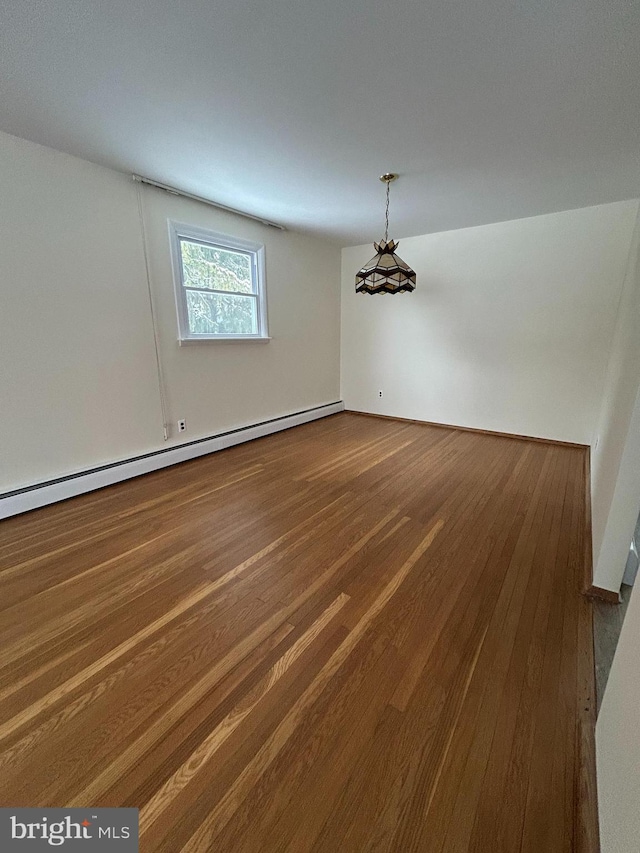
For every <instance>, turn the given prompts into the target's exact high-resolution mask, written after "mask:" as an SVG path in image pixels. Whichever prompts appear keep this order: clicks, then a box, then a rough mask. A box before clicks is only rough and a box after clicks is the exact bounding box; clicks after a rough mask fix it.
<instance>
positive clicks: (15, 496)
mask: <svg viewBox="0 0 640 853" xmlns="http://www.w3.org/2000/svg"><path fill="white" fill-rule="evenodd" d="M342 411H344V403H343V402H342V401H339V402H337V403H326V404H325V405H322V406H316V407H315V408H313V409H305V410H304V411H301V412H294V413H293V414H291V415H284V416H283V417H279V418H273V419H272V420H268V421H262V422H261V423H258V424H253V425H249V426H245V427H239V428H238V429H234V430H229V431H228V432H223V433H220V434H218V435H213V436H209V437H207V438H199V439H196V440H195V441H190V442H187V443H185V444H180V445H177V446H174V447H166V448H162V449H161V450H156V451H153V452H151V453H145V454H144V455H142V456H136V457H134V458H133V459H124V460H122V461H120V462H113V463H111V464H108V465H101V466H100V467H98V468H92V469H91V470H89V471H80V472H78V473H76V474H69V475H68V476H66V477H59V478H57V479H55V480H48V481H47V482H45V483H37V484H35V485H32V486H26V487H24V488H22V489H16V490H15V491H12V492H6V493H5V494H3V495H0V519H2V518H9V517H11V516H13V515H19V514H20V513H22V512H28V511H29V510H32V509H38V508H39V507H43V506H47V505H48V504H52V503H57V502H58V501H64V500H66V499H67V498H72V497H76V496H77V495H82V494H85V493H86V492H93V491H95V490H96V489H102V488H103V487H104V486H111V485H113V484H114V483H119V482H122V481H123V480H130V479H132V478H133V477H139V476H141V475H142V474H148V473H150V472H151V471H157V470H158V469H159V468H168V467H170V466H171V465H176V464H178V463H179V462H186V461H188V460H189V459H196V458H197V457H198V456H207V455H208V454H209V453H215V452H216V451H218V450H224V449H225V448H227V447H233V445H235V444H243V443H244V442H246V441H253V439H255V438H262V437H263V436H265V435H271V434H272V433H275V432H281V431H282V430H285V429H291V427H295V426H300V425H302V424H306V423H309V422H310V421H315V420H318V419H319V418H326V417H328V416H329V415H334V414H336V413H337V412H342Z"/></svg>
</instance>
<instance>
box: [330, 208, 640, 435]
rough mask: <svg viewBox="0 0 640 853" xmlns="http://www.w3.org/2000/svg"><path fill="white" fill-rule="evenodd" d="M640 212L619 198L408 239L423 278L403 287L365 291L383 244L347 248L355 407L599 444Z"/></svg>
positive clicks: (346, 386)
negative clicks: (376, 249)
mask: <svg viewBox="0 0 640 853" xmlns="http://www.w3.org/2000/svg"><path fill="white" fill-rule="evenodd" d="M637 212H638V202H637V201H630V202H619V203H615V204H607V205H600V206H598V207H590V208H584V209H581V210H572V211H566V212H563V213H556V214H551V215H547V216H536V217H532V218H530V219H520V220H515V221H511V222H501V223H497V224H494V225H487V226H483V227H479V228H467V229H463V230H459V231H447V232H444V233H440V234H429V235H426V236H421V237H411V238H408V239H404V240H402V241H401V245H400V250H399V254H400V255H401V257H403V258H404V259H405V260H406V261H407V263H409V264H410V265H411V266H412V267H413V268H414V269H415V270H416V272H417V276H418V285H417V289H416V291H415V292H414V293H412V294H399V295H397V296H388V295H384V296H368V295H356V294H355V287H354V275H355V272H356V271H357V270H358V269H359V267H360V266H362V264H363V263H365V262H366V261H367V260H368V259H369V258H370V257H371V256H372V255H373V249H372V247H371V246H370V245H368V246H356V247H352V248H348V249H344V250H343V252H342V396H343V399H344V401H345V405H346V407H347V408H348V409H356V410H361V411H367V412H376V413H380V414H386V415H396V416H400V417H406V418H416V419H420V420H427V421H436V422H439V423H447V424H454V425H459V426H467V427H476V428H480V429H489V430H498V431H503V432H510V433H517V434H523V435H531V436H538V437H543V438H552V439H559V440H564V441H574V442H579V443H582V444H590V442H591V440H592V437H593V434H594V432H595V429H596V424H597V421H598V416H599V414H600V408H601V401H602V395H603V388H604V380H605V373H606V368H607V362H608V357H609V351H610V348H611V342H612V338H613V332H614V327H615V320H616V311H617V307H618V302H619V298H620V293H621V288H622V283H623V279H624V273H625V268H626V263H627V257H628V254H629V247H630V243H631V238H632V232H633V227H634V221H635V218H636V214H637ZM392 236H396V235H393V234H392ZM380 389H381V390H382V391H383V395H384V396H383V397H382V399H379V397H378V390H380Z"/></svg>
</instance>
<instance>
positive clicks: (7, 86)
mask: <svg viewBox="0 0 640 853" xmlns="http://www.w3.org/2000/svg"><path fill="white" fill-rule="evenodd" d="M0 9H1V15H2V20H1V21H0V129H2V130H5V131H7V132H9V133H13V134H16V135H17V136H22V137H26V138H28V139H32V140H35V141H37V142H41V143H44V144H46V145H50V146H52V147H54V148H58V149H61V150H63V151H68V152H70V153H72V154H76V155H78V156H80V157H84V158H86V159H89V160H93V161H95V162H98V163H103V164H106V165H108V166H112V167H114V168H116V169H120V170H123V171H127V172H139V173H141V174H143V175H146V176H149V177H152V178H155V179H156V180H159V181H162V182H164V183H167V184H173V185H175V186H178V187H180V188H182V189H185V190H188V191H190V192H193V193H196V194H198V195H203V196H207V197H211V198H213V199H215V200H217V201H220V202H221V203H224V204H227V205H231V206H233V207H237V208H241V209H245V210H247V211H250V212H252V213H256V214H259V215H261V216H264V217H266V218H269V219H272V220H276V221H279V222H282V223H284V224H286V225H287V226H289V227H291V228H296V229H299V230H304V231H309V232H314V233H316V234H318V235H325V236H329V237H331V238H333V239H335V240H337V241H339V242H340V243H342V244H343V245H348V244H354V243H361V242H368V241H369V240H373V239H378V238H379V237H380V236H381V234H382V231H383V225H382V224H383V219H384V187H383V185H382V184H381V183H379V181H378V175H380V174H381V173H382V172H386V171H389V170H392V171H396V172H399V173H401V180H399V181H398V182H397V183H396V184H394V185H393V186H392V189H391V229H390V231H391V234H392V235H393V236H395V237H400V236H410V235H415V234H422V233H428V232H432V231H441V230H446V229H452V228H460V227H464V226H468V225H477V224H482V223H487V222H495V221H500V220H505V219H514V218H518V217H523V216H530V215H534V214H539V213H547V212H550V211H556V210H564V209H568V208H572V207H582V206H586V205H590V204H598V203H601V202H608V201H615V200H619V199H623V198H633V197H636V196H639V195H640V153H639V152H640V142H639V140H640V4H638V3H637V0H397V2H395V3H390V2H388V0H346V2H345V0H322V2H320V0H315V2H312V0H244V2H243V0H208V2H207V0H178V2H176V0H153V2H152V0H103V2H100V0H20V2H14V0H3V3H2V6H1V7H0Z"/></svg>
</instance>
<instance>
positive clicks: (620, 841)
mask: <svg viewBox="0 0 640 853" xmlns="http://www.w3.org/2000/svg"><path fill="white" fill-rule="evenodd" d="M639 648H640V592H639V591H638V589H637V586H636V587H635V588H634V590H633V593H632V595H631V601H630V602H629V607H628V609H627V613H626V616H625V620H624V623H623V626H622V632H621V634H620V639H619V642H618V647H617V649H616V653H615V657H614V659H613V666H612V667H611V672H610V674H609V680H608V682H607V687H606V690H605V693H604V699H603V701H602V706H601V708H600V713H599V715H598V722H597V725H596V750H597V770H598V807H599V812H600V840H601V848H602V853H637V851H638V839H639V838H640V770H639V768H640V739H639V738H638V730H640V667H638V649H639Z"/></svg>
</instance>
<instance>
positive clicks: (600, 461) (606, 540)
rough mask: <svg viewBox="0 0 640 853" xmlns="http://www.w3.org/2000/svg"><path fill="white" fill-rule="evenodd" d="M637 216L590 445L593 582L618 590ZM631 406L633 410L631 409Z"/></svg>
mask: <svg viewBox="0 0 640 853" xmlns="http://www.w3.org/2000/svg"><path fill="white" fill-rule="evenodd" d="M639 388H640V216H639V217H638V221H637V224H636V230H635V234H634V239H633V244H632V248H631V252H630V255H629V264H628V267H627V274H626V277H625V283H624V288H623V291H622V296H621V299H620V307H619V311H618V320H617V324H616V330H615V335H614V341H613V346H612V348H611V355H610V359H609V368H608V372H607V382H606V388H605V394H604V398H603V401H602V409H601V412H600V419H599V423H598V428H597V431H596V436H595V437H594V447H593V449H592V461H591V471H592V480H591V482H592V501H591V502H592V515H593V552H594V567H595V571H594V584H595V585H596V586H599V587H602V588H604V589H610V590H614V591H617V590H619V589H620V584H621V582H622V576H623V574H624V567H625V563H626V559H627V553H628V551H629V543H630V542H631V537H632V535H633V531H634V529H635V525H636V520H637V518H638V512H640V392H639ZM634 405H635V411H634Z"/></svg>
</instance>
